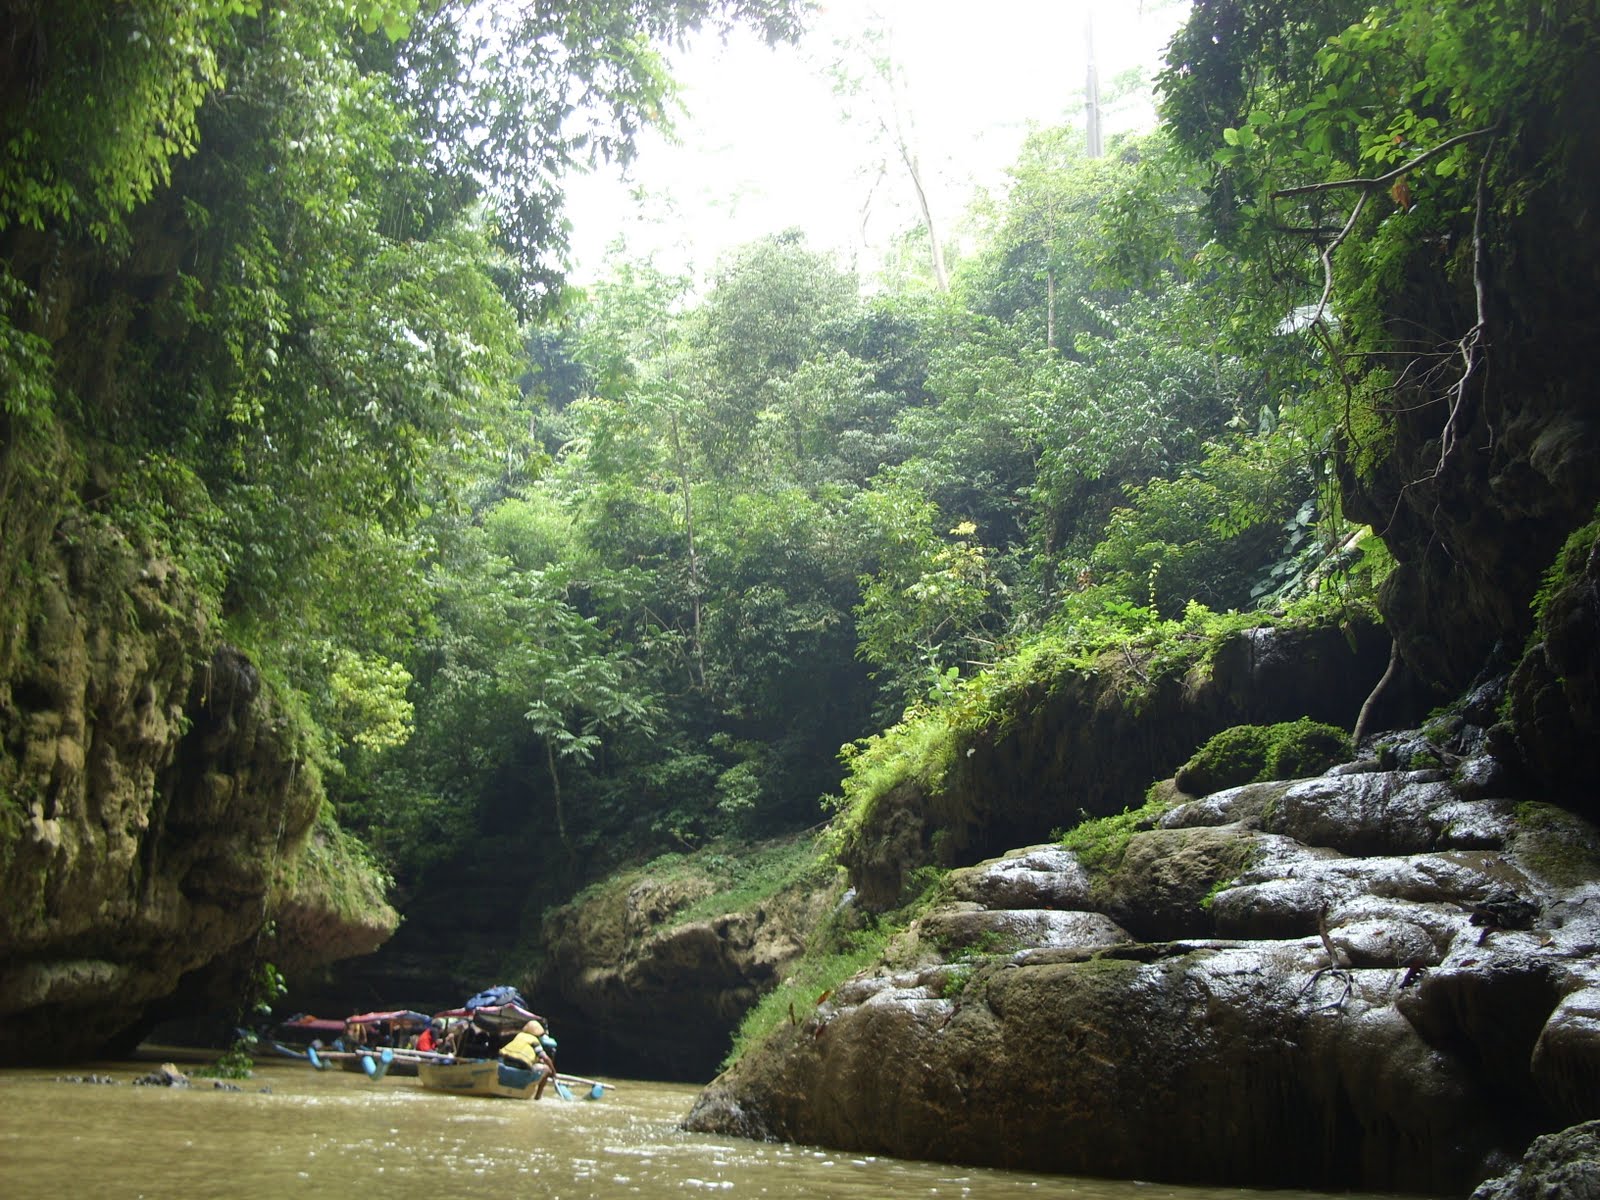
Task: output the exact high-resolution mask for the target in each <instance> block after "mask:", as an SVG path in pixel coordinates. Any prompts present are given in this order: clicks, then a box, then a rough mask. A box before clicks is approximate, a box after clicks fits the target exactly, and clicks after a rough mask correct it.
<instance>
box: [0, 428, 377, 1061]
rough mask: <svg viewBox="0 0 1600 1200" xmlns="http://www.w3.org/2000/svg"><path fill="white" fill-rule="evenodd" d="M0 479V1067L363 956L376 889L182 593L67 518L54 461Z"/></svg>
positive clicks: (288, 738) (70, 504)
mask: <svg viewBox="0 0 1600 1200" xmlns="http://www.w3.org/2000/svg"><path fill="white" fill-rule="evenodd" d="M0 461H3V466H0V472H3V478H4V485H3V487H0V500H3V504H0V521H4V524H5V533H6V535H7V540H6V544H5V547H4V549H3V550H0V562H3V564H4V571H3V575H0V580H3V584H4V589H5V590H4V597H3V598H4V607H3V621H0V1062H18V1061H37V1060H52V1059H55V1060H65V1059H71V1058H76V1057H82V1056H86V1055H89V1054H92V1053H94V1052H96V1051H99V1050H101V1049H103V1048H105V1047H108V1046H117V1045H125V1044H126V1043H128V1042H129V1041H130V1040H133V1039H136V1038H137V1036H138V1034H139V1033H140V1032H141V1031H142V1030H143V1029H144V1028H146V1027H147V1026H148V1025H149V1024H150V1023H151V1022H153V1021H154V1020H156V1019H159V1018H164V1017H175V1016H184V1015H193V1014H195V1013H199V1012H212V1011H217V1012H222V1013H226V1012H229V1011H231V1010H232V1009H233V1008H234V1007H235V1006H236V1005H237V1004H238V1003H239V1001H240V999H241V997H242V996H243V995H244V993H245V991H246V982H247V978H248V976H249V974H250V972H251V971H252V970H253V969H254V968H255V967H256V966H257V965H258V964H259V963H261V962H273V963H275V964H277V965H279V966H280V967H284V968H289V969H295V968H305V967H307V966H310V965H314V964H317V963H320V962H326V961H329V960H331V959H335V958H339V957H342V956H347V955H351V954H359V953H364V952H367V951H370V950H372V949H374V948H375V947H376V946H377V945H378V944H379V943H380V942H382V940H383V939H384V938H385V937H386V936H388V934H389V933H390V932H392V930H393V928H394V926H395V923H396V921H397V917H396V915H395V913H394V911H393V910H392V909H391V908H389V906H388V905H387V904H386V903H385V901H384V898H383V896H382V894H381V885H380V884H379V881H378V880H377V878H376V876H375V875H374V874H373V872H372V871H371V869H370V868H368V867H366V866H364V865H362V864H361V863H360V862H359V861H357V860H356V859H355V858H354V857H352V856H351V854H350V852H349V848H348V845H347V843H346V842H345V841H344V839H342V838H341V836H340V835H339V833H338V831H337V829H336V828H335V827H334V826H333V825H332V824H331V822H330V821H328V820H326V819H319V818H321V809H322V806H323V795H322V787H321V782H320V779H319V776H318V774H317V771H316V770H315V769H314V768H313V767H311V766H309V765H308V764H307V761H306V755H305V753H304V751H303V748H302V747H301V746H300V745H298V744H297V743H298V737H297V734H296V730H295V726H294V724H293V723H292V722H291V721H289V720H288V719H287V718H286V716H285V714H284V712H283V710H282V708H281V707H280V706H279V705H278V704H276V703H275V702H274V700H273V698H272V696H271V695H270V694H269V692H268V690H267V689H266V688H265V687H264V686H263V683H262V680H261V678H260V676H259V674H258V673H257V672H256V670H255V669H254V668H253V667H252V666H251V664H250V663H249V662H248V661H247V660H246V659H245V658H244V657H243V656H242V655H240V654H239V653H238V652H236V651H234V650H231V649H230V648H228V647H227V646H225V645H222V644H221V643H220V641H219V639H218V636H217V633H216V631H215V629H213V628H212V627H211V625H210V622H209V620H208V617H207V614H206V612H205V610H204V607H203V606H202V604H201V603H200V602H199V600H198V599H197V595H196V591H195V589H194V588H192V587H191V586H190V585H189V583H188V582H187V581H186V580H185V578H184V576H183V574H182V572H181V571H180V570H178V569H177V568H176V567H175V566H174V565H173V564H172V563H171V562H170V561H167V560H164V559H163V558H161V557H159V556H158V555H156V554H153V553H152V552H150V551H149V550H146V549H141V548H139V547H137V546H135V545H134V544H133V542H132V541H130V540H129V538H128V537H127V536H125V535H124V533H123V532H122V531H120V530H119V529H118V528H117V527H116V525H115V524H113V523H112V522H111V521H110V520H108V519H107V518H106V517H104V516H103V515H101V514H98V513H96V512H95V511H94V510H93V509H92V507H84V506H81V505H79V504H78V503H76V501H75V498H74V486H75V484H76V482H77V481H76V480H75V479H74V478H73V472H72V471H71V469H70V465H69V461H68V458H67V456H66V455H65V452H63V453H62V456H61V458H60V459H59V460H58V461H56V462H55V463H54V464H53V466H54V467H55V468H57V469H55V470H53V471H46V470H44V469H41V466H40V464H39V461H38V460H37V459H35V460H34V461H33V463H32V465H31V466H28V467H23V466H21V465H19V461H18V456H17V455H15V454H12V455H8V456H3V458H0Z"/></svg>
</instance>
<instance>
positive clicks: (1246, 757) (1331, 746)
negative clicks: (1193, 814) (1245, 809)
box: [1175, 717, 1350, 796]
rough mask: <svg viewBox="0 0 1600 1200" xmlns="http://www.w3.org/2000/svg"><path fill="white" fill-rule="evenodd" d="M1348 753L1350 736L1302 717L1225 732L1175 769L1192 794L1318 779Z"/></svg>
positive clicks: (1236, 726)
mask: <svg viewBox="0 0 1600 1200" xmlns="http://www.w3.org/2000/svg"><path fill="white" fill-rule="evenodd" d="M1349 753H1350V738H1349V736H1348V735H1347V734H1346V733H1345V732H1344V731H1343V730H1342V729H1339V728H1337V727H1336V726H1333V725H1325V724H1323V723H1322V722H1320V721H1313V720H1311V719H1310V718H1309V717H1302V718H1301V719H1300V720H1298V721H1283V722H1280V723H1279V724H1276V725H1235V726H1234V727H1233V728H1232V729H1224V730H1223V731H1222V732H1221V733H1219V734H1217V735H1216V736H1215V737H1213V738H1212V739H1211V740H1210V741H1208V742H1206V744H1205V745H1204V746H1201V747H1200V749H1199V750H1197V751H1195V754H1194V757H1193V758H1191V759H1190V760H1189V761H1188V762H1186V763H1184V764H1183V766H1181V767H1179V768H1178V773H1177V776H1176V779H1175V782H1176V783H1177V785H1178V787H1179V788H1180V789H1181V790H1183V791H1185V792H1187V793H1189V794H1190V795H1192V796H1207V795H1210V794H1211V793H1212V792H1220V791H1222V790H1223V789H1224V788H1230V787H1238V786H1240V785H1241V784H1246V783H1261V782H1263V781H1265V780H1268V779H1301V778H1304V777H1305V776H1308V775H1319V774H1321V773H1322V772H1323V771H1326V770H1327V769H1328V768H1329V767H1331V766H1333V765H1334V764H1335V763H1338V762H1340V761H1342V760H1343V759H1344V758H1345V757H1347V756H1348V755H1349Z"/></svg>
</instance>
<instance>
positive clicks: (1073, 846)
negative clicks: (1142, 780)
mask: <svg viewBox="0 0 1600 1200" xmlns="http://www.w3.org/2000/svg"><path fill="white" fill-rule="evenodd" d="M1168 807H1169V805H1168V804H1166V803H1165V802H1164V801H1161V800H1154V799H1152V800H1147V801H1145V803H1144V804H1142V805H1140V806H1139V807H1138V808H1125V809H1123V810H1122V811H1121V812H1120V813H1115V814H1113V815H1112V816H1109V817H1093V818H1089V819H1087V820H1083V821H1080V822H1079V823H1078V824H1076V825H1074V826H1073V827H1072V828H1071V829H1069V830H1067V831H1066V832H1065V833H1063V834H1062V835H1061V838H1060V842H1061V845H1062V846H1063V847H1064V848H1065V849H1068V850H1071V851H1072V852H1073V853H1074V854H1075V855H1077V857H1078V861H1079V862H1080V863H1081V864H1082V865H1083V868H1084V870H1086V871H1088V872H1089V873H1090V874H1091V875H1093V876H1105V875H1109V874H1111V873H1112V872H1114V871H1115V870H1116V869H1117V868H1118V867H1119V866H1121V865H1122V856H1123V855H1124V854H1125V853H1126V852H1127V849H1128V843H1129V842H1131V841H1132V840H1133V835H1134V834H1136V833H1138V832H1139V831H1140V830H1142V829H1153V828H1155V824H1156V821H1157V820H1158V819H1159V818H1160V816H1161V814H1162V813H1164V812H1166V810H1167V808H1168Z"/></svg>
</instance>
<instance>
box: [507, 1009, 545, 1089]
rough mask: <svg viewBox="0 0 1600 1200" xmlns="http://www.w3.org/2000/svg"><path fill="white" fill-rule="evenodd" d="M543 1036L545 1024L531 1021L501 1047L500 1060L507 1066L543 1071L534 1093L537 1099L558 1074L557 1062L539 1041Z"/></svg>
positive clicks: (522, 1069) (523, 1069)
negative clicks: (545, 1086)
mask: <svg viewBox="0 0 1600 1200" xmlns="http://www.w3.org/2000/svg"><path fill="white" fill-rule="evenodd" d="M543 1036H544V1026H543V1025H541V1024H540V1023H539V1022H538V1021H529V1022H528V1023H527V1024H526V1025H524V1026H523V1027H522V1031H521V1032H520V1033H518V1034H517V1036H516V1037H514V1038H512V1039H511V1040H510V1041H509V1042H507V1043H506V1044H505V1045H504V1046H501V1047H500V1061H501V1062H503V1063H505V1064H506V1066H508V1067H516V1068H517V1069H518V1070H521V1071H542V1072H543V1073H542V1074H541V1075H540V1077H539V1086H538V1088H536V1089H535V1090H534V1093H533V1098H534V1099H535V1100H537V1099H539V1098H540V1097H541V1096H543V1095H544V1085H545V1084H547V1083H549V1082H550V1081H551V1080H552V1079H554V1078H555V1074H556V1064H555V1062H554V1061H552V1059H551V1058H550V1056H549V1055H548V1054H546V1053H545V1049H544V1046H543V1044H542V1043H541V1042H540V1041H539V1039H540V1038H542V1037H543Z"/></svg>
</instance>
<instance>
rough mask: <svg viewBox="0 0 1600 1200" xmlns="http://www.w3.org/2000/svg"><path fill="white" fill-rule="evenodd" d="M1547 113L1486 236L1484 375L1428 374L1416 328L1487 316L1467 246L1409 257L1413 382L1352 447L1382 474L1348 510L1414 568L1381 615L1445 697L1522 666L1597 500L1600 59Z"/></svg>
mask: <svg viewBox="0 0 1600 1200" xmlns="http://www.w3.org/2000/svg"><path fill="white" fill-rule="evenodd" d="M1541 117H1542V120H1541V121H1539V122H1538V123H1536V125H1535V126H1534V127H1533V128H1530V130H1529V131H1528V132H1527V135H1526V136H1525V137H1524V138H1523V139H1522V141H1521V142H1520V143H1519V144H1518V146H1517V147H1516V148H1515V149H1514V150H1513V151H1510V152H1509V154H1510V156H1511V158H1512V160H1513V168H1512V173H1513V174H1519V175H1520V178H1521V182H1520V184H1519V187H1520V194H1519V197H1518V204H1517V207H1516V209H1515V214H1514V215H1513V216H1502V218H1501V219H1499V220H1496V221H1493V222H1491V223H1490V225H1489V227H1488V228H1486V229H1485V230H1484V231H1483V234H1484V244H1483V259H1484V261H1483V265H1482V268H1481V270H1480V271H1479V272H1478V275H1479V282H1481V284H1482V286H1483V290H1484V295H1483V301H1482V303H1483V317H1484V321H1485V327H1484V330H1483V334H1484V339H1483V344H1482V350H1481V358H1480V361H1479V364H1478V367H1477V369H1476V370H1475V371H1474V372H1473V373H1472V375H1471V376H1470V378H1469V379H1468V381H1467V385H1466V386H1465V387H1464V388H1463V389H1461V391H1460V393H1459V394H1456V392H1455V391H1454V390H1453V388H1452V387H1451V386H1448V385H1451V384H1452V381H1453V376H1452V375H1451V374H1449V373H1444V374H1440V373H1436V372H1432V371H1428V370H1423V369H1421V368H1422V367H1423V365H1425V363H1426V362H1427V361H1428V356H1429V355H1431V354H1434V353H1436V352H1438V351H1440V347H1439V346H1438V345H1437V343H1436V342H1428V343H1422V342H1420V341H1419V336H1418V334H1417V333H1416V331H1417V330H1427V331H1433V330H1438V329H1454V330H1458V331H1459V330H1462V329H1466V328H1468V327H1470V326H1471V325H1472V323H1473V321H1474V318H1475V315H1476V304H1477V299H1476V297H1475V295H1474V293H1473V290H1472V287H1471V285H1472V282H1473V281H1472V280H1470V279H1468V280H1463V281H1460V282H1459V283H1458V284H1457V285H1455V286H1451V285H1450V284H1448V283H1447V282H1446V281H1447V280H1448V279H1450V278H1451V270H1452V263H1453V262H1454V263H1459V262H1460V261H1461V260H1462V259H1463V258H1465V257H1466V256H1465V253H1464V251H1465V249H1466V248H1467V247H1466V246H1463V244H1462V243H1461V239H1458V238H1439V239H1437V240H1436V241H1434V242H1430V243H1428V244H1427V246H1426V247H1425V249H1424V250H1423V251H1421V252H1419V254H1418V255H1417V256H1416V258H1415V259H1414V260H1413V261H1411V262H1410V263H1408V265H1407V268H1406V279H1405V281H1404V284H1403V286H1402V287H1401V288H1400V289H1399V294H1398V295H1396V296H1395V297H1394V298H1393V303H1392V305H1391V308H1390V326H1391V329H1392V335H1393V339H1394V347H1395V353H1396V355H1397V356H1400V355H1410V356H1414V359H1415V361H1414V362H1413V364H1412V368H1411V369H1408V370H1407V371H1406V372H1405V373H1404V374H1405V376H1406V377H1407V378H1409V379H1410V380H1412V381H1414V382H1413V383H1411V384H1410V385H1408V386H1407V387H1404V388H1401V389H1398V390H1397V392H1396V394H1395V395H1394V396H1392V397H1391V398H1390V400H1389V402H1387V403H1385V404H1384V405H1383V419H1384V428H1385V435H1384V436H1385V438H1386V440H1385V441H1384V442H1383V444H1381V445H1378V446H1370V445H1369V446H1363V447H1359V448H1357V447H1354V446H1352V448H1351V449H1352V454H1353V455H1355V456H1364V457H1366V458H1367V460H1368V461H1369V462H1371V463H1372V464H1373V465H1372V468H1371V470H1370V471H1367V470H1363V471H1354V470H1352V471H1350V472H1348V473H1347V476H1346V478H1345V480H1344V495H1345V503H1346V507H1347V510H1348V511H1349V512H1350V514H1351V515H1352V516H1354V517H1355V518H1356V519H1357V520H1362V521H1367V522H1370V523H1371V524H1372V526H1373V528H1374V529H1375V530H1377V531H1378V533H1379V534H1380V535H1381V536H1382V537H1383V539H1384V542H1385V544H1386V545H1387V546H1388V547H1389V549H1390V550H1391V551H1392V552H1393V554H1394V556H1395V559H1396V561H1397V562H1398V564H1399V565H1398V569H1397V570H1396V571H1395V572H1394V574H1393V575H1392V576H1391V577H1390V579H1389V580H1388V582H1387V584H1386V586H1385V594H1384V609H1385V616H1386V619H1387V621H1388V623H1389V625H1390V627H1391V628H1392V629H1393V630H1394V633H1395V636H1396V638H1397V639H1398V640H1399V642H1400V646H1401V650H1402V652H1403V653H1404V655H1405V658H1406V661H1407V662H1409V663H1410V664H1412V665H1413V666H1414V667H1415V668H1416V669H1417V670H1418V672H1419V673H1420V674H1421V675H1422V676H1423V677H1425V678H1427V679H1429V680H1431V681H1434V682H1435V683H1437V684H1438V685H1439V687H1440V688H1441V689H1442V690H1443V691H1444V692H1447V693H1448V692H1450V691H1453V690H1459V689H1461V688H1463V687H1465V686H1466V685H1467V684H1468V683H1469V682H1470V681H1471V680H1472V679H1473V678H1474V677H1476V676H1477V675H1478V673H1479V671H1480V670H1482V668H1483V666H1484V663H1485V661H1486V660H1488V659H1490V658H1495V659H1497V661H1498V663H1499V665H1500V666H1501V667H1502V668H1503V667H1506V666H1509V665H1510V664H1511V663H1512V662H1514V661H1515V660H1516V658H1517V656H1518V655H1519V653H1520V652H1521V650H1522V648H1523V644H1524V641H1525V640H1526V639H1527V638H1528V636H1529V635H1530V633H1532V632H1533V613H1532V607H1531V606H1532V601H1533V600H1534V597H1535V595H1536V593H1537V591H1538V589H1539V586H1540V579H1541V576H1542V575H1543V573H1544V572H1545V570H1546V568H1547V567H1548V565H1549V564H1550V562H1551V560H1552V558H1553V557H1554V556H1555V554H1556V552H1557V550H1558V549H1559V548H1560V547H1561V545H1562V543H1563V541H1564V540H1565V539H1566V538H1567V536H1568V535H1569V534H1570V533H1571V532H1572V531H1573V530H1574V529H1576V528H1578V527H1580V526H1583V525H1585V524H1586V523H1587V522H1589V521H1590V520H1591V519H1592V517H1593V515H1594V510H1595V504H1596V501H1597V500H1600V474H1597V473H1596V471H1595V470H1594V464H1595V462H1596V461H1597V458H1600V389H1597V388H1596V387H1595V385H1594V381H1593V372H1592V369H1591V365H1590V364H1591V362H1592V359H1593V355H1594V329H1595V319H1596V315H1597V314H1596V309H1597V301H1596V297H1597V296H1600V225H1597V223H1596V222H1595V221H1594V220H1593V219H1592V218H1591V217H1589V216H1588V214H1590V213H1591V211H1592V208H1593V197H1594V195H1595V193H1596V189H1597V188H1600V73H1597V71H1596V70H1595V64H1593V63H1592V62H1591V65H1590V66H1589V68H1588V69H1587V70H1586V71H1583V72H1580V73H1577V74H1575V75H1574V76H1573V77H1572V78H1570V79H1569V80H1567V81H1565V85H1564V87H1563V90H1562V91H1561V93H1560V96H1559V102H1558V103H1557V104H1556V105H1555V106H1554V107H1551V108H1549V109H1547V110H1544V111H1542V113H1541ZM1470 232H1471V231H1470V228H1469V229H1468V230H1467V233H1469V234H1470ZM1467 261H1470V259H1467ZM1452 336H1453V335H1452ZM1443 349H1444V350H1445V351H1452V350H1454V348H1453V347H1451V346H1450V345H1449V344H1448V343H1446V345H1445V346H1444V347H1443ZM1397 361H1404V359H1402V358H1397ZM1591 742H1592V739H1591ZM1589 761H1590V762H1593V759H1592V758H1591V759H1590V760H1589Z"/></svg>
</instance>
